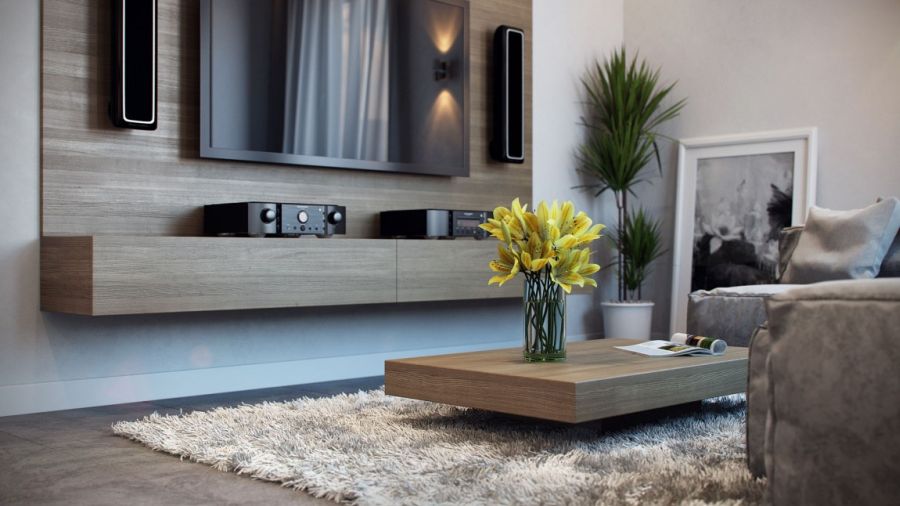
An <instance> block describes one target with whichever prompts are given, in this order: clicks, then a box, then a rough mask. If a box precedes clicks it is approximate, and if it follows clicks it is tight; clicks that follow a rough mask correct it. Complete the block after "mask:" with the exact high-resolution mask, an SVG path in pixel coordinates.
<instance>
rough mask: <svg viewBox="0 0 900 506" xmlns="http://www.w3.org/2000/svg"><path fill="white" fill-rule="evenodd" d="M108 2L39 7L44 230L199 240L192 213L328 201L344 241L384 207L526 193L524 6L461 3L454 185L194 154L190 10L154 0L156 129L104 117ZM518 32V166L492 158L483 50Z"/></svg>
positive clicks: (363, 232)
mask: <svg viewBox="0 0 900 506" xmlns="http://www.w3.org/2000/svg"><path fill="white" fill-rule="evenodd" d="M109 9H110V1H109V0H44V2H43V19H42V44H43V48H42V73H41V77H42V108H41V109H42V141H41V155H42V159H41V160H42V161H41V168H42V220H41V224H42V232H43V234H44V235H92V234H136V235H200V234H201V233H202V222H201V219H202V211H201V206H202V205H203V204H208V203H216V202H230V201H248V200H262V201H282V202H334V203H339V204H345V205H346V206H347V207H348V215H349V221H348V227H347V237H351V238H365V237H375V236H376V235H377V233H378V231H377V226H378V224H377V214H378V212H379V211H382V210H389V209H403V208H421V207H447V208H456V209H493V208H494V207H495V206H496V205H498V204H501V203H508V202H509V201H510V200H512V199H513V198H514V197H517V196H518V197H522V198H523V199H525V201H530V196H531V90H532V87H531V37H530V35H531V0H470V106H471V109H470V113H471V116H470V132H471V133H470V135H471V138H470V155H469V156H470V177H468V178H451V177H440V176H419V175H407V174H391V173H380V172H365V171H359V170H341V169H322V168H313V167H297V166H285V165H267V164H260V163H247V162H231V161H223V160H208V159H201V158H200V157H199V115H200V113H199V2H197V1H195V0H159V19H158V43H159V76H158V82H159V88H158V97H159V105H158V117H159V128H158V129H157V130H156V131H139V130H124V129H117V128H114V127H112V126H111V123H110V121H109V118H108V115H107V104H108V98H109V71H110V68H109V59H110V53H111V48H110V31H109ZM501 24H507V25H513V26H517V27H521V28H523V29H524V30H525V32H526V35H527V37H526V55H527V56H526V125H527V129H526V132H527V134H526V163H525V164H524V165H514V164H501V163H496V162H493V161H491V160H490V159H489V156H488V142H489V140H490V131H489V128H490V122H489V121H490V113H489V111H490V105H491V102H490V97H489V96H488V95H489V93H488V92H489V90H490V68H489V62H490V48H491V40H492V36H493V31H494V29H495V28H496V27H497V26H499V25H501Z"/></svg>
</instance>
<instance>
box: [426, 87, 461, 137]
mask: <svg viewBox="0 0 900 506" xmlns="http://www.w3.org/2000/svg"><path fill="white" fill-rule="evenodd" d="M461 116H462V111H460V107H459V102H457V101H456V97H454V96H453V93H450V90H446V89H445V90H441V92H440V93H438V96H437V98H435V99H434V105H432V106H431V112H429V114H428V125H427V129H428V131H427V133H426V137H425V141H426V142H427V143H428V146H430V147H435V146H436V145H437V143H439V142H443V141H445V140H446V139H453V138H455V137H457V136H461V135H462V131H461V129H462V126H461V125H462V121H461V120H460V117H461Z"/></svg>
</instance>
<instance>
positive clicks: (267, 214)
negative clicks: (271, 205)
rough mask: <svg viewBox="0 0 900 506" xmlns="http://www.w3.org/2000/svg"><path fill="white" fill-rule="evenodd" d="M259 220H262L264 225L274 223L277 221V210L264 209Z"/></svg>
mask: <svg viewBox="0 0 900 506" xmlns="http://www.w3.org/2000/svg"><path fill="white" fill-rule="evenodd" d="M259 219H261V220H262V222H263V223H272V222H273V221H275V210H274V209H263V210H262V212H260V213H259Z"/></svg>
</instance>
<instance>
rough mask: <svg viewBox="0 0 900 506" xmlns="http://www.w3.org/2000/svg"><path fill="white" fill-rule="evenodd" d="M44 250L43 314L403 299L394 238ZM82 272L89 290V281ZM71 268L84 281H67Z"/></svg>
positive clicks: (163, 241)
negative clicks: (398, 283) (399, 291)
mask: <svg viewBox="0 0 900 506" xmlns="http://www.w3.org/2000/svg"><path fill="white" fill-rule="evenodd" d="M41 248H42V260H43V265H42V271H44V272H47V273H48V274H47V275H46V276H45V278H44V279H45V280H46V282H44V283H42V292H41V301H42V308H43V309H44V310H47V311H60V312H70V313H78V314H90V315H114V314H142V313H169V312H184V311H216V310H228V309H254V308H277V307H300V306H333V305H346V304H372V303H388V302H395V301H396V298H397V292H396V271H395V268H396V244H395V241H392V240H385V241H381V240H376V239H372V240H365V239H343V240H317V239H274V238H266V239H259V238H235V237H228V238H221V237H150V236H94V237H87V238H80V237H79V238H67V237H45V238H44V239H43V240H42V242H41ZM70 258H73V259H79V261H78V262H75V263H73V261H71V260H69V259H70ZM82 259H88V260H82ZM85 266H87V268H88V269H89V278H88V279H90V282H89V283H88V282H84V281H83V279H84V277H85V276H84V275H83V273H84V271H85V269H86V267H85ZM69 269H71V270H72V271H73V272H74V273H75V274H76V276H77V279H78V280H79V282H77V283H76V282H70V281H68V277H67V276H66V275H65V271H66V270H69ZM84 301H88V302H89V303H85V302H84Z"/></svg>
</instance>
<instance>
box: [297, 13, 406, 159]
mask: <svg viewBox="0 0 900 506" xmlns="http://www.w3.org/2000/svg"><path fill="white" fill-rule="evenodd" d="M389 1H390V0H303V1H297V0H289V1H288V2H287V9H286V13H287V19H286V22H285V26H286V33H285V38H286V47H285V49H286V54H285V56H286V63H285V84H284V85H285V94H284V96H285V114H284V152H286V153H297V154H305V155H313V156H328V157H335V158H355V159H359V160H376V161H387V160H388V149H389V135H388V134H389V129H390V125H389V109H390V82H391V79H390V78H389V72H390V38H391V26H390V15H389V14H390V13H389V9H388V3H389Z"/></svg>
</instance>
